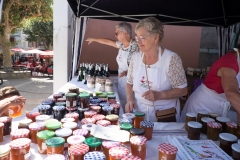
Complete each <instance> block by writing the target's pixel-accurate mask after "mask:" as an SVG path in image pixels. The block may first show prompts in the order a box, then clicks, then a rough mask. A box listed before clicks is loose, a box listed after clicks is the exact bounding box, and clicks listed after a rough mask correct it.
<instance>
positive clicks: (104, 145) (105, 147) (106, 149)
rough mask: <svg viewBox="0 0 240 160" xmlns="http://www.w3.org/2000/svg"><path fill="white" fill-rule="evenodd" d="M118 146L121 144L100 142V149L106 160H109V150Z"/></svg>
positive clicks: (106, 141) (108, 141)
mask: <svg viewBox="0 0 240 160" xmlns="http://www.w3.org/2000/svg"><path fill="white" fill-rule="evenodd" d="M120 144H121V143H120V142H117V141H110V140H104V141H103V142H102V149H103V153H104V155H105V156H106V160H109V150H110V149H111V148H113V147H119V146H120Z"/></svg>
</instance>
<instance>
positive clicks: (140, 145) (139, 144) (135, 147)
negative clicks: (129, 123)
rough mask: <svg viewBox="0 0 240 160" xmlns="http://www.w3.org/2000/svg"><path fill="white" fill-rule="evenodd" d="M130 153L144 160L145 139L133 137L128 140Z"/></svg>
mask: <svg viewBox="0 0 240 160" xmlns="http://www.w3.org/2000/svg"><path fill="white" fill-rule="evenodd" d="M130 143H131V153H132V155H134V156H138V157H139V158H141V159H146V143H147V138H146V137H143V136H133V137H131V138H130Z"/></svg>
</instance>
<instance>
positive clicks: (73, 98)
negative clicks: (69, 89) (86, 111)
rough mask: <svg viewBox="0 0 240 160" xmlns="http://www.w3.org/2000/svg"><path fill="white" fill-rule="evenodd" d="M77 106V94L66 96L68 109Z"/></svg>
mask: <svg viewBox="0 0 240 160" xmlns="http://www.w3.org/2000/svg"><path fill="white" fill-rule="evenodd" d="M76 106H77V94H76V93H67V94H66V107H70V108H71V107H76Z"/></svg>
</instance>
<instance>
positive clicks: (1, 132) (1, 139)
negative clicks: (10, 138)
mask: <svg viewBox="0 0 240 160" xmlns="http://www.w3.org/2000/svg"><path fill="white" fill-rule="evenodd" d="M3 128H4V123H2V122H0V142H2V141H3Z"/></svg>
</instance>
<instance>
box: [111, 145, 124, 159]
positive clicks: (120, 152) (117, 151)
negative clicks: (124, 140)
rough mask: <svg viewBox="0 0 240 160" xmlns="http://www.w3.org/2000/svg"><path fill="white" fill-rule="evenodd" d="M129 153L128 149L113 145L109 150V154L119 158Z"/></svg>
mask: <svg viewBox="0 0 240 160" xmlns="http://www.w3.org/2000/svg"><path fill="white" fill-rule="evenodd" d="M128 154H129V150H128V149H127V148H125V147H113V148H111V149H110V150H109V155H111V156H112V157H113V158H115V159H121V158H124V157H126V156H127V155H128Z"/></svg>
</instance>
